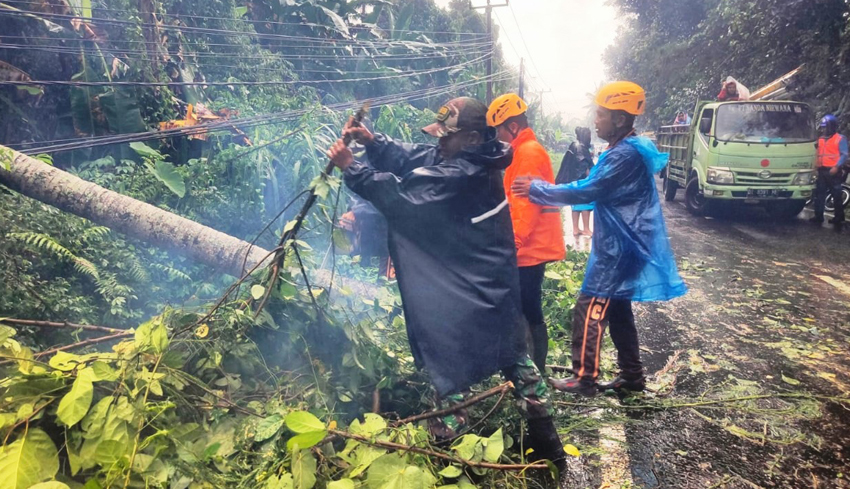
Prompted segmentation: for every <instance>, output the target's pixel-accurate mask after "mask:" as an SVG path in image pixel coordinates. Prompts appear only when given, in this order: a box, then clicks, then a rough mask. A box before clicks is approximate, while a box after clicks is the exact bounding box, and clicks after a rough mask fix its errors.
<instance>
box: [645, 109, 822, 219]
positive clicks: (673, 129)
mask: <svg viewBox="0 0 850 489" xmlns="http://www.w3.org/2000/svg"><path fill="white" fill-rule="evenodd" d="M694 114H695V116H696V117H694V118H693V122H692V124H691V125H690V126H665V127H663V128H661V130H660V131H658V136H657V137H658V147H659V149H660V150H661V151H664V152H667V153H669V154H670V163H669V165H668V166H667V170H666V172H665V174H664V175H663V178H664V197H665V200H667V201H672V200H673V199H675V197H676V192H677V190H678V189H679V188H683V189H684V190H685V205H686V206H687V208H688V210H689V211H690V212H691V213H693V214H696V215H704V214H705V213H706V212H707V211H708V210H709V208H710V207H711V206H712V205H716V204H717V203H718V202H721V201H725V202H729V203H740V204H748V205H762V206H764V207H765V208H766V209H767V210H768V212H770V213H771V214H773V215H775V216H777V217H789V218H790V217H793V216H796V215H797V214H799V213H800V211H802V210H803V207H805V204H806V201H807V200H808V199H809V198H811V196H812V191H813V189H814V183H815V171H814V167H815V159H816V157H817V149H816V146H815V143H816V141H817V136H816V132H815V128H814V117H813V115H812V113H811V110H810V108H809V106H808V105H807V104H804V103H800V102H790V101H740V102H700V103H698V104H697V107H696V111H695V112H694Z"/></svg>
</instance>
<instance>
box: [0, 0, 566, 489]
mask: <svg viewBox="0 0 850 489" xmlns="http://www.w3.org/2000/svg"><path fill="white" fill-rule="evenodd" d="M12 3H13V4H14V5H15V6H16V7H17V8H21V9H24V8H26V9H29V10H31V11H32V13H31V14H27V15H25V16H21V15H2V13H3V12H7V13H8V9H7V10H2V11H0V31H2V32H4V33H6V32H15V33H20V39H19V40H17V41H16V42H15V43H14V44H19V45H21V46H23V48H22V49H4V50H0V55H2V59H3V61H4V62H5V63H8V66H5V65H2V66H0V68H3V69H0V76H10V73H11V74H13V75H14V76H19V77H22V78H17V79H18V80H26V79H32V80H75V81H90V82H110V81H129V82H193V81H198V82H201V81H204V82H228V83H239V82H281V81H283V82H287V83H286V84H274V85H259V86H252V85H232V86H226V85H225V86H222V85H207V86H203V85H170V86H132V85H131V86H120V87H119V86H97V87H81V86H75V87H67V86H48V87H35V88H33V87H28V88H27V89H16V88H15V87H0V107H2V109H0V110H2V118H0V142H2V144H4V145H12V146H14V147H16V148H24V149H26V148H32V147H38V146H40V145H41V143H42V142H51V141H56V142H62V140H66V139H77V138H89V137H100V136H109V135H117V134H127V133H137V132H144V131H148V130H152V129H155V128H156V127H157V125H158V124H159V123H160V122H163V121H169V120H180V119H183V118H184V117H185V116H186V114H187V110H188V105H189V104H193V105H194V106H195V107H198V106H199V104H203V105H204V106H205V107H206V108H208V109H209V110H211V111H213V112H215V111H218V110H226V111H229V112H230V113H232V114H235V113H237V112H238V116H235V117H238V118H249V117H252V116H257V115H265V114H277V115H279V116H280V117H279V118H278V119H276V120H274V121H272V123H270V124H256V125H241V124H240V123H239V122H238V119H237V120H236V121H235V122H234V127H235V128H238V129H240V130H241V131H243V132H244V136H245V137H247V138H248V139H249V140H250V141H251V142H252V143H253V146H248V145H246V143H245V139H244V137H243V136H242V135H241V134H240V133H238V132H237V131H235V130H230V129H227V130H225V131H220V132H216V133H211V134H207V135H205V137H204V138H199V139H188V138H185V137H175V138H171V139H166V140H155V141H148V142H147V143H141V142H136V143H131V144H127V143H124V144H115V145H106V146H96V147H91V148H85V149H79V150H75V151H68V152H60V153H56V154H54V155H53V158H49V157H45V158H44V159H45V160H46V161H49V162H50V163H51V164H55V165H56V166H58V167H60V168H62V169H63V170H66V171H69V172H71V173H74V174H76V175H78V176H79V177H81V178H83V179H84V180H88V181H91V182H95V183H97V184H99V185H101V186H103V187H106V188H108V189H111V190H114V191H116V192H119V193H121V194H124V195H128V196H130V197H133V198H135V199H138V200H141V201H145V202H148V203H150V204H153V205H155V206H158V207H161V208H163V209H166V210H168V211H170V212H173V213H176V214H179V215H182V216H185V217H188V218H190V219H192V220H195V221H197V222H200V223H202V224H205V225H207V226H210V227H214V228H216V229H218V230H221V231H223V232H226V233H228V234H231V235H233V236H237V237H240V238H243V239H246V240H252V239H255V238H256V243H257V244H258V245H259V246H262V247H264V248H266V249H271V248H274V247H275V246H277V243H278V240H279V238H280V233H281V230H282V229H283V228H284V226H285V224H286V223H287V222H291V219H292V218H293V216H294V215H295V213H296V212H297V208H298V207H299V204H300V201H298V200H297V199H298V197H299V196H300V195H301V193H302V191H304V190H305V189H307V188H308V187H309V186H310V185H311V183H315V182H317V181H319V182H321V185H322V189H323V192H322V195H321V198H320V199H319V202H318V204H317V205H316V208H315V209H314V210H313V212H312V213H311V214H310V215H309V217H308V219H307V222H306V223H305V228H304V230H303V232H302V233H301V234H300V235H299V239H298V240H297V241H296V242H295V243H289V244H290V245H292V246H294V247H297V249H298V256H299V258H298V259H296V258H295V257H294V256H293V254H292V253H290V254H289V255H288V257H287V260H286V262H285V266H284V268H283V270H281V272H280V280H279V281H278V282H277V284H276V285H275V287H274V289H273V290H271V291H270V297H271V300H270V302H269V303H268V305H267V306H266V308H265V309H263V310H262V312H261V313H259V314H258V315H257V316H256V317H254V314H252V307H255V306H256V301H257V299H259V298H260V297H262V296H263V295H264V294H265V292H266V287H267V286H268V282H267V281H266V278H267V275H266V273H265V271H259V272H257V273H255V274H254V275H253V276H251V277H249V278H248V279H247V280H246V281H245V283H244V284H242V285H241V286H240V287H238V288H237V289H236V290H235V292H234V293H233V294H231V295H230V296H229V297H228V298H227V299H225V300H223V301H222V302H221V303H220V305H219V307H217V308H216V309H214V310H212V312H210V311H211V305H212V304H213V303H214V302H216V301H217V299H218V298H219V297H221V295H222V293H223V291H224V290H225V289H226V288H227V287H228V286H229V285H231V284H232V283H233V280H234V279H233V278H232V277H227V276H223V275H221V274H220V273H218V272H216V271H215V270H213V269H211V268H209V267H207V266H203V265H200V264H198V263H194V262H192V261H191V260H189V259H186V258H184V257H182V256H180V255H178V254H176V253H172V252H171V251H170V250H164V249H158V248H154V247H152V246H149V245H147V244H146V243H144V242H142V241H139V240H135V239H128V238H126V237H124V236H122V235H119V234H118V233H115V232H113V231H110V230H109V229H107V228H104V227H101V226H97V225H95V224H93V223H91V222H89V221H87V220H85V219H82V218H78V217H75V216H72V215H69V214H64V213H62V212H60V211H58V210H56V209H54V208H52V207H50V206H48V205H45V204H42V203H39V202H35V201H33V200H30V199H27V198H25V197H23V196H21V195H19V194H16V193H14V192H11V191H9V190H7V189H5V188H3V187H0V222H2V223H3V224H4V226H3V229H2V230H0V233H2V234H0V237H1V238H0V320H2V318H18V319H35V320H49V321H57V322H64V321H67V322H71V323H78V324H97V325H102V326H105V327H111V328H117V329H118V330H119V331H124V330H126V331H127V334H126V335H124V336H122V337H120V338H118V339H115V340H113V341H111V342H109V343H106V344H105V345H109V346H103V347H97V346H95V345H89V346H86V345H83V346H84V347H83V348H75V349H73V350H70V351H68V352H64V351H60V352H58V353H50V354H45V355H40V354H39V353H38V352H43V351H45V350H47V349H49V348H50V347H53V346H57V345H68V344H72V343H75V342H79V341H85V340H88V339H93V338H97V337H99V336H103V335H105V334H114V332H109V333H107V332H106V331H108V330H103V331H102V332H93V331H90V330H89V331H87V330H80V329H77V328H70V327H64V328H61V327H50V328H47V327H44V326H43V325H42V326H32V325H21V324H17V323H13V322H6V323H5V324H8V325H9V326H6V325H0V362H3V363H2V364H0V369H3V376H2V379H0V394H2V402H0V435H2V436H3V443H2V447H0V488H4V489H5V488H7V487H8V488H15V489H17V488H29V487H36V488H53V489H61V488H65V487H71V488H75V489H76V488H80V487H85V488H87V489H93V488H98V487H173V488H185V487H191V488H213V487H216V488H217V487H246V488H254V487H262V488H269V489H276V488H296V489H302V488H311V487H328V488H332V489H339V488H353V487H368V488H373V489H377V488H391V487H405V488H407V487H433V486H434V485H439V484H444V485H448V487H464V488H469V487H473V482H472V481H473V480H474V481H475V482H474V483H475V484H476V485H477V486H478V487H518V486H521V485H523V484H527V483H526V482H524V478H525V477H524V475H522V474H516V473H511V472H504V473H503V472H492V473H491V472H488V471H483V470H481V469H476V468H471V467H470V466H468V465H467V464H466V463H445V461H440V460H439V459H436V458H433V457H428V456H425V455H421V454H415V453H409V452H393V451H390V450H387V449H383V448H378V447H374V446H371V445H370V444H369V443H363V442H358V441H355V440H353V439H349V440H348V441H347V442H346V441H345V440H344V437H343V438H341V436H343V435H339V434H337V435H335V436H330V437H329V435H333V433H334V432H333V430H334V429H335V428H334V427H335V426H339V429H340V430H343V429H345V431H343V432H342V433H347V434H351V435H356V436H363V437H366V438H370V439H373V440H378V441H385V442H396V443H400V444H403V445H415V446H417V447H420V448H425V449H432V448H433V447H430V442H429V439H428V436H427V432H426V431H425V430H424V429H423V428H421V427H419V426H414V425H410V424H407V425H405V424H402V425H399V426H395V425H391V424H389V421H388V420H387V419H384V418H381V417H378V416H376V415H371V414H366V416H365V418H364V416H363V415H364V413H368V412H369V411H371V410H373V409H377V410H378V411H380V412H382V413H391V414H389V415H388V419H390V420H392V419H395V418H394V416H397V417H404V416H406V415H412V414H416V413H420V412H422V411H425V410H427V409H428V407H429V406H430V405H431V398H432V392H431V391H430V389H429V387H428V383H427V380H426V379H425V378H424V377H423V376H422V374H420V373H417V372H416V371H415V369H414V366H413V364H412V363H413V362H412V357H411V355H410V351H409V348H408V345H407V338H406V331H405V327H404V320H403V317H402V316H401V314H400V313H401V311H400V303H399V299H398V296H397V292H396V291H395V290H394V288H393V287H392V284H390V285H384V284H382V285H381V286H378V287H374V289H373V290H374V293H373V294H372V295H370V296H368V297H364V296H362V295H358V294H357V293H355V292H353V291H352V290H351V289H350V288H349V287H347V286H345V285H339V279H338V278H337V279H336V280H337V281H336V282H335V286H334V287H333V288H327V287H325V288H318V287H315V285H314V286H313V287H308V286H307V282H306V280H305V278H306V277H304V275H303V273H302V272H303V270H302V268H301V266H300V263H299V259H300V260H303V262H304V266H305V268H306V269H308V270H311V271H312V270H314V269H318V268H321V267H325V268H333V269H334V273H335V277H339V276H340V275H344V276H345V277H346V278H347V279H361V280H369V281H373V280H374V276H375V273H374V271H370V270H363V269H361V268H360V267H357V266H355V265H354V263H353V262H354V260H352V259H351V258H349V257H348V256H346V255H345V254H344V248H345V246H346V243H344V242H343V240H340V239H337V238H338V237H339V236H338V235H337V234H334V233H332V232H331V230H332V229H333V224H334V222H335V221H336V220H337V219H338V217H339V215H340V214H341V213H342V212H344V210H345V208H344V204H345V202H346V201H347V198H346V196H345V194H344V191H343V190H342V189H341V187H340V185H339V181H338V180H336V179H335V178H330V179H328V180H326V181H325V180H316V177H317V175H319V173H320V171H321V168H322V167H323V166H324V164H325V156H324V148H327V147H328V146H329V145H330V144H331V143H332V141H333V140H334V139H335V138H336V137H337V134H338V131H339V127H341V126H342V123H343V122H344V120H345V118H346V117H347V116H348V113H347V111H345V110H332V108H331V107H332V106H333V105H334V104H337V103H339V102H346V101H353V100H362V99H371V98H375V97H382V96H386V95H392V94H405V93H408V94H410V93H411V92H414V91H421V92H418V94H417V95H416V97H413V98H410V95H408V96H399V97H397V98H395V99H393V100H391V102H392V103H388V104H386V105H383V106H380V107H374V108H373V109H372V111H371V114H370V115H371V119H372V122H371V123H372V124H373V126H374V128H375V129H376V130H378V131H381V132H384V133H387V134H389V135H391V136H392V137H394V138H397V139H400V140H405V141H425V138H424V136H423V135H422V134H421V133H420V132H419V128H420V127H422V126H423V125H424V124H425V123H426V122H430V121H431V120H433V112H431V110H430V109H432V108H434V107H436V106H438V105H439V103H440V102H441V101H443V100H444V99H446V98H448V97H450V96H455V95H463V94H466V95H474V96H478V97H479V98H483V94H484V85H483V84H482V83H470V84H467V85H462V86H461V87H460V88H456V89H455V88H451V86H453V85H457V84H465V83H467V82H474V81H477V80H481V78H482V76H483V63H482V62H481V59H480V57H481V55H482V54H483V53H485V52H486V51H487V50H488V49H489V48H488V46H486V44H487V43H486V42H485V41H482V39H483V37H482V36H483V34H484V23H483V21H482V18H481V15H480V13H479V12H477V11H475V10H472V9H471V8H470V7H469V5H468V3H467V2H464V1H460V0H457V1H455V2H453V4H452V7H451V8H452V10H451V12H450V13H449V12H447V11H444V10H442V9H439V8H437V7H436V6H435V5H434V3H433V2H432V1H431V0H404V1H397V2H389V1H382V0H374V1H356V2H355V1H352V2H339V1H320V0H297V1H296V0H286V1H259V2H251V3H242V2H238V1H231V0H213V1H205V2H196V1H182V0H166V1H163V2H159V1H144V0H143V1H140V2H130V1H128V0H121V1H117V2H116V1H110V2H102V1H93V2H89V1H88V0H82V1H72V2H70V3H68V4H65V3H64V2H39V1H34V2H26V3H22V2H17V3H16V2H12ZM72 16H76V17H77V18H79V19H82V26H80V25H79V24H77V25H76V26H75V23H76V21H71V17H72ZM389 42H392V43H393V44H388V43H389ZM482 43H483V44H482ZM476 44H477V46H476ZM328 45H331V46H335V47H333V48H328ZM339 46H342V48H338V47H339ZM329 53H330V54H329ZM390 55H392V56H394V57H390ZM495 56H496V58H495V60H494V71H501V70H503V69H504V67H503V64H502V62H501V60H500V57H499V53H498V51H497V52H496V53H495ZM9 67H11V68H9ZM447 67H452V68H451V69H442V68H447ZM15 70H17V71H15ZM374 77H386V78H383V79H376V80H373V81H369V82H356V81H345V80H350V79H356V78H374ZM289 82H291V83H289ZM446 86H448V87H450V88H448V89H444V88H441V87H446ZM510 86H511V82H509V81H500V82H498V83H497V85H496V90H506V89H508V88H510ZM535 124H536V125H537V126H538V127H539V129H540V131H539V132H540V133H541V139H542V140H543V141H544V142H546V143H547V144H551V145H552V148H551V149H557V150H560V148H559V147H558V145H559V144H563V142H564V140H565V138H564V134H565V132H566V130H565V128H563V127H561V124H560V122H559V121H558V120H557V118H553V117H549V118H543V117H541V118H539V119H535ZM0 164H3V165H6V164H8V162H7V161H0ZM293 201H295V203H296V204H295V205H292V206H291V207H289V208H287V207H286V206H287V204H290V203H292V202H293ZM267 224H270V226H269V229H268V230H266V231H265V232H263V230H264V228H266V225H267ZM332 236H333V239H332ZM582 259H583V257H582V256H576V257H573V258H571V263H569V264H565V265H563V266H559V267H558V268H557V270H556V271H555V273H553V274H551V277H550V278H549V280H548V282H547V288H548V289H549V290H548V292H547V297H548V299H547V300H548V304H549V305H548V307H547V314H548V315H549V316H550V317H551V318H552V320H553V321H560V320H562V319H564V318H563V310H562V309H561V308H562V307H568V305H569V304H567V303H566V302H565V301H567V302H568V301H569V299H568V298H565V296H563V294H564V293H565V292H567V293H572V292H573V291H574V290H575V289H576V287H577V283H578V282H579V281H580V274H581V261H582ZM208 313H209V314H208ZM0 322H2V321H0ZM10 326H11V327H10ZM553 344H554V342H553ZM555 353H556V357H557V358H558V359H559V360H560V359H563V352H562V351H561V350H560V349H556V350H555ZM494 381H495V379H494ZM495 404H496V400H495V399H490V400H488V401H487V402H484V403H482V405H480V406H476V407H475V408H474V409H473V417H474V418H481V417H485V413H487V412H488V411H489V410H490V409H491V408H493V407H494V405H495ZM503 411H504V412H503ZM520 425H521V423H520V420H519V418H517V417H515V415H514V414H513V412H512V411H511V410H499V411H497V412H496V414H495V415H494V416H492V418H491V419H488V420H487V421H486V422H485V423H483V424H482V425H481V426H479V427H477V428H476V430H475V432H471V433H468V434H466V435H465V436H463V437H461V438H459V439H458V440H456V441H455V443H454V444H453V445H452V446H451V447H448V448H447V449H446V453H451V454H453V455H454V456H456V457H459V458H460V459H464V460H466V461H471V462H473V463H474V462H480V461H490V462H497V461H498V462H505V463H512V462H519V461H521V460H522V459H523V458H524V454H523V453H522V451H521V450H520V446H521V440H519V439H518V438H517V436H516V434H517V433H520V431H521V429H520V428H521V426H520ZM500 427H502V428H504V431H499V430H498V428H500ZM508 433H510V434H511V435H508ZM479 435H481V436H479ZM444 448H445V447H444ZM542 478H545V477H542ZM45 481H53V482H45ZM42 482H44V483H43V484H41V483H42Z"/></svg>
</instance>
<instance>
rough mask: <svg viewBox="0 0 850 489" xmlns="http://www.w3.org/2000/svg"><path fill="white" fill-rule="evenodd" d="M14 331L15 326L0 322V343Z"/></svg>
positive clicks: (13, 333) (11, 335) (12, 334)
mask: <svg viewBox="0 0 850 489" xmlns="http://www.w3.org/2000/svg"><path fill="white" fill-rule="evenodd" d="M15 333H16V331H15V328H12V327H10V326H4V325H2V324H0V345H2V344H3V342H5V341H6V340H8V339H9V338H11V337H13V336H15Z"/></svg>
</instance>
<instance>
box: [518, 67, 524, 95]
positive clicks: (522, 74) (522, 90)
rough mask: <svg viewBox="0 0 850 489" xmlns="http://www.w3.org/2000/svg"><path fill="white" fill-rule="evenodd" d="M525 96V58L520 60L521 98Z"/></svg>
mask: <svg viewBox="0 0 850 489" xmlns="http://www.w3.org/2000/svg"><path fill="white" fill-rule="evenodd" d="M524 95H525V58H520V59H519V98H521V99H524V97H523V96H524Z"/></svg>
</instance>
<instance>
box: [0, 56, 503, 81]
mask: <svg viewBox="0 0 850 489" xmlns="http://www.w3.org/2000/svg"><path fill="white" fill-rule="evenodd" d="M489 56H490V55H489V54H488V55H486V56H481V57H479V58H476V59H473V60H469V61H465V62H463V63H460V64H458V65H452V66H443V67H440V68H432V69H430V70H422V71H413V72H410V73H405V74H402V75H385V76H376V77H362V78H343V79H330V80H280V81H227V82H209V81H197V82H196V81H191V82H175V81H169V82H136V81H105V82H104V81H97V82H88V81H75V80H27V81H8V80H4V81H0V86H4V85H14V86H40V87H50V86H71V87H113V86H119V87H122V86H123V87H167V86H197V85H203V86H211V87H229V86H269V85H296V84H302V85H309V84H323V83H349V82H370V81H375V80H391V79H398V78H409V77H413V76H420V75H427V74H431V73H438V72H440V71H448V70H453V69H457V68H461V67H463V66H468V65H470V64H474V63H478V62H480V61H483V60H485V59H486V58H488V57H489Z"/></svg>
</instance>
